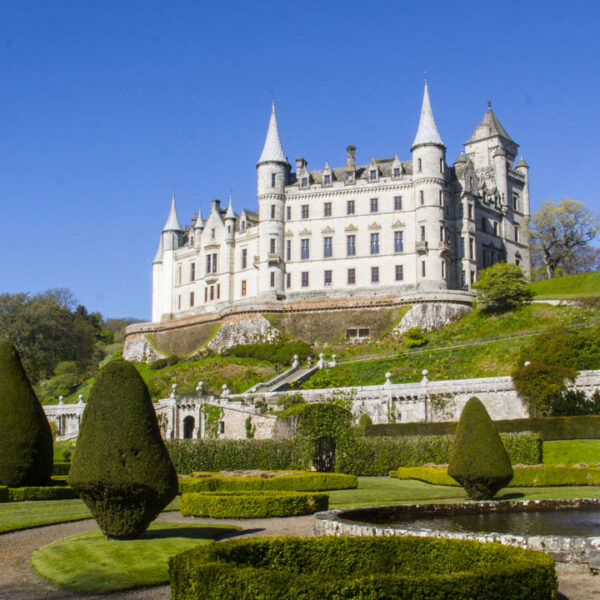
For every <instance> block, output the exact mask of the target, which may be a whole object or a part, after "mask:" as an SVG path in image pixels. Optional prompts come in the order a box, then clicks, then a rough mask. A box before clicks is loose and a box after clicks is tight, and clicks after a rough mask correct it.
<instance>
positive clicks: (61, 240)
mask: <svg viewBox="0 0 600 600" xmlns="http://www.w3.org/2000/svg"><path fill="white" fill-rule="evenodd" d="M599 24H600V4H598V2H592V1H590V2H578V1H573V2H570V3H565V2H563V1H561V2H557V1H545V2H537V1H530V0H528V1H527V2H524V1H522V0H521V1H519V2H512V1H507V0H504V1H503V2H499V1H496V2H481V1H473V2H461V1H457V2H435V1H433V0H430V1H427V2H419V1H414V0H413V1H412V2H389V1H388V2H355V1H353V0H346V1H342V2H334V1H325V2H323V0H321V1H319V2H313V1H307V0H305V1H303V2H281V1H278V2H267V1H263V2H261V1H256V0H255V1H252V2H249V1H248V2H241V1H240V2H221V3H219V2H202V1H201V0H197V1H190V2H178V1H166V0H165V1H164V2H157V1H151V0H146V1H139V2H134V1H108V0H104V1H102V2H100V1H98V2H91V1H90V2H81V1H74V2H68V1H58V2H47V1H46V2H34V1H27V2H23V1H21V0H5V1H4V2H3V3H2V11H1V15H0V208H1V212H0V215H1V216H0V228H1V235H0V293H3V292H11V293H14V292H19V291H29V292H37V291H42V290H45V289H48V288H55V287H67V288H70V289H71V291H72V292H73V293H74V294H75V296H76V297H77V299H78V300H79V302H81V303H83V304H85V305H86V306H87V307H88V309H89V310H91V311H100V312H102V314H103V315H104V316H105V317H118V316H133V317H138V318H142V319H148V318H149V317H150V310H151V261H152V259H153V257H154V254H155V252H156V249H157V245H158V240H159V235H160V231H161V229H162V226H163V225H164V222H165V221H166V218H167V215H168V210H169V204H170V198H171V190H172V188H173V187H175V189H176V194H177V206H178V212H179V217H180V219H181V221H182V223H189V222H190V221H191V217H192V214H193V213H194V212H195V211H197V210H198V209H199V208H200V207H201V208H202V210H203V212H204V214H205V215H206V214H207V212H208V210H209V206H210V201H211V199H212V198H220V199H222V200H223V201H226V200H227V198H228V196H229V193H230V190H232V194H233V204H234V209H235V210H236V212H239V211H240V210H241V208H243V207H246V208H250V209H254V208H255V207H256V169H255V164H256V161H257V160H258V157H259V155H260V152H261V150H262V145H263V142H264V137H265V134H266V130H267V124H268V118H269V112H270V103H271V97H272V96H273V97H274V99H275V102H276V105H277V115H278V120H279V128H280V133H281V138H282V142H283V146H284V150H285V152H286V154H287V156H288V158H289V160H290V162H291V163H292V164H294V159H295V158H296V157H297V156H303V157H304V158H305V159H306V160H307V161H308V163H309V168H321V167H322V166H323V165H324V163H325V161H326V160H329V162H330V163H331V166H340V165H342V164H344V162H345V150H344V149H345V147H346V146H347V145H348V144H350V143H353V144H355V145H356V146H357V161H358V162H359V163H366V162H368V161H369V160H370V159H371V156H372V155H375V157H384V156H393V155H394V153H396V152H397V153H398V155H399V157H400V158H401V159H403V160H409V159H410V146H411V143H412V140H413V137H414V134H415V132H416V128H417V124H418V117H419V112H420V107H421V98H422V94H423V75H424V72H426V73H427V78H428V80H429V84H430V92H431V100H432V105H433V110H434V114H435V118H436V120H437V124H438V129H439V131H440V134H441V136H442V139H443V140H444V142H445V144H446V146H447V160H448V162H449V163H453V162H454V160H455V158H456V157H457V156H458V153H459V152H460V150H461V148H462V144H463V143H464V142H465V141H466V140H467V139H468V138H469V136H470V134H471V132H472V130H473V128H474V127H475V126H476V125H477V124H478V123H479V121H480V120H481V118H482V117H483V114H484V113H485V110H486V108H487V104H486V103H487V99H488V97H489V98H491V101H492V105H493V109H494V111H495V112H496V114H497V116H498V117H499V119H500V121H501V122H502V124H503V125H504V127H505V129H506V130H507V131H508V133H509V135H511V137H513V139H515V141H517V142H518V143H519V144H520V145H521V149H520V151H521V153H522V154H523V156H524V157H525V159H526V160H527V161H528V163H529V164H530V166H531V170H530V175H531V195H532V203H533V209H534V210H535V209H537V208H538V207H539V206H540V204H541V203H542V202H543V201H544V200H545V199H552V200H555V201H558V200H561V199H562V198H563V197H565V196H569V197H572V198H574V199H577V200H581V201H583V202H585V203H586V204H587V205H588V206H590V207H592V208H594V209H595V210H600V200H599V196H598V191H597V190H598V183H597V181H596V179H595V178H596V177H597V175H598V172H599V170H600V151H599V144H600V117H599V114H600V110H599V98H600V75H599V73H600V70H599V68H598V63H599V59H600V41H599V40H600V34H599V33H598V26H599Z"/></svg>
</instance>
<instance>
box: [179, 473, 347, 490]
mask: <svg viewBox="0 0 600 600" xmlns="http://www.w3.org/2000/svg"><path fill="white" fill-rule="evenodd" d="M357 487H358V479H357V477H356V476H355V475H345V474H342V473H303V474H300V475H298V474H287V473H281V474H278V475H276V476H275V477H244V476H242V477H223V476H215V477H189V478H185V479H180V480H179V491H180V493H182V494H183V493H187V492H216V491H231V492H233V491H237V492H241V491H259V490H264V491H280V492H283V491H288V492H322V491H327V490H348V489H355V488H357Z"/></svg>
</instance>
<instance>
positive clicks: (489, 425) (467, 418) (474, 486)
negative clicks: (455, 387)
mask: <svg viewBox="0 0 600 600" xmlns="http://www.w3.org/2000/svg"><path fill="white" fill-rule="evenodd" d="M448 475H450V477H452V478H453V479H455V480H456V481H457V482H458V483H459V484H460V485H461V486H462V487H463V488H464V489H465V490H466V492H467V494H469V497H470V498H471V499H472V500H490V499H491V498H493V497H494V496H495V495H496V493H497V492H498V490H500V489H502V488H503V487H505V486H507V485H508V484H509V483H510V480H511V479H512V478H513V470H512V466H511V464H510V459H509V458H508V454H507V453H506V449H505V448H504V444H503V443H502V440H501V439H500V435H499V434H498V431H497V430H496V426H495V425H494V423H493V422H492V420H491V419H490V416H489V415H488V412H487V410H486V409H485V406H484V405H483V404H482V403H481V401H480V400H479V398H475V397H473V398H471V399H470V400H469V401H468V402H467V403H466V404H465V407H464V408H463V410H462V413H461V415H460V419H459V421H458V427H457V428H456V434H455V438H454V445H453V446H452V454H451V457H450V464H449V465H448Z"/></svg>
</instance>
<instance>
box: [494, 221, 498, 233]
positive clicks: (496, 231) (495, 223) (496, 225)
mask: <svg viewBox="0 0 600 600" xmlns="http://www.w3.org/2000/svg"><path fill="white" fill-rule="evenodd" d="M494 235H498V221H494Z"/></svg>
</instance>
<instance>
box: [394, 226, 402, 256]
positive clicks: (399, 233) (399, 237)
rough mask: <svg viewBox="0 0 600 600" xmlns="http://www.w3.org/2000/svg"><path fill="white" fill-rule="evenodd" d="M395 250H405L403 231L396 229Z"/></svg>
mask: <svg viewBox="0 0 600 600" xmlns="http://www.w3.org/2000/svg"><path fill="white" fill-rule="evenodd" d="M394 252H404V232H403V231H394Z"/></svg>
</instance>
